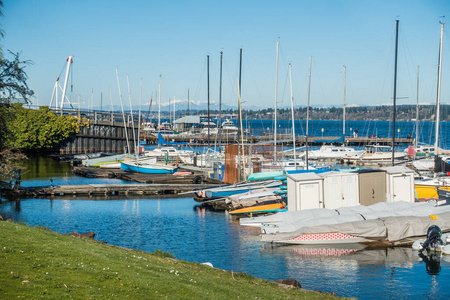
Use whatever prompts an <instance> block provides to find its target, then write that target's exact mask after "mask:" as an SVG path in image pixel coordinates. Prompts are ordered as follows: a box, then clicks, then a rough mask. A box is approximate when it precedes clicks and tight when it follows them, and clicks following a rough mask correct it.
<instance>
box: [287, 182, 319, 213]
mask: <svg viewBox="0 0 450 300" xmlns="http://www.w3.org/2000/svg"><path fill="white" fill-rule="evenodd" d="M287 191H288V195H287V198H288V211H299V210H304V209H311V208H323V178H322V177H320V176H319V175H317V174H316V173H298V174H288V175H287Z"/></svg>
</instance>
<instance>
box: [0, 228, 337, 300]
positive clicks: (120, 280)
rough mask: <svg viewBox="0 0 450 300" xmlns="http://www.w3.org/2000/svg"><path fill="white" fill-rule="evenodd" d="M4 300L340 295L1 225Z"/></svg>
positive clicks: (0, 270)
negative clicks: (295, 287) (290, 286)
mask: <svg viewBox="0 0 450 300" xmlns="http://www.w3.org/2000/svg"><path fill="white" fill-rule="evenodd" d="M0 256H1V259H0V283H1V284H0V298H1V299H17V298H19V297H20V298H21V299H41V298H45V299H68V298H76V299H97V298H106V299H111V298H117V299H155V298H163V299H164V298H168V299H232V298H233V299H337V298H338V297H335V296H332V295H329V294H320V293H316V292H311V291H305V290H302V289H286V288H282V287H280V286H278V285H277V284H275V283H272V282H270V281H267V280H261V279H257V278H254V277H252V276H248V275H244V274H240V273H239V274H236V273H233V272H228V271H223V270H220V269H215V268H211V267H208V266H205V265H201V264H197V263H190V262H185V261H179V260H175V259H171V258H162V257H159V256H155V255H153V254H151V253H146V252H142V251H135V250H129V249H124V248H120V247H114V246H110V245H105V244H103V243H100V242H97V241H93V240H88V239H80V238H74V237H69V236H66V235H62V234H58V233H54V232H51V231H49V230H46V229H45V228H43V227H34V228H32V227H28V226H25V225H21V224H16V223H9V222H4V221H3V222H0Z"/></svg>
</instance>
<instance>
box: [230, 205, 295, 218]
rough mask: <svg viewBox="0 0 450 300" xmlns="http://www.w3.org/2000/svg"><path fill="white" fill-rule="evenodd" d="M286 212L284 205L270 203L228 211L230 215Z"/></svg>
mask: <svg viewBox="0 0 450 300" xmlns="http://www.w3.org/2000/svg"><path fill="white" fill-rule="evenodd" d="M281 211H287V209H286V205H285V204H284V203H272V204H263V205H255V206H249V207H245V208H240V209H235V210H232V211H230V215H238V214H261V213H272V212H281Z"/></svg>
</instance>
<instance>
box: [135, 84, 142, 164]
mask: <svg viewBox="0 0 450 300" xmlns="http://www.w3.org/2000/svg"><path fill="white" fill-rule="evenodd" d="M141 108H142V78H141V89H140V92H139V119H138V138H137V150H136V157H137V156H138V154H139V141H140V140H141Z"/></svg>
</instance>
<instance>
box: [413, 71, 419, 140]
mask: <svg viewBox="0 0 450 300" xmlns="http://www.w3.org/2000/svg"><path fill="white" fill-rule="evenodd" d="M416 98H417V105H416V138H415V139H414V147H416V148H417V145H418V143H419V66H417V92H416Z"/></svg>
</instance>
